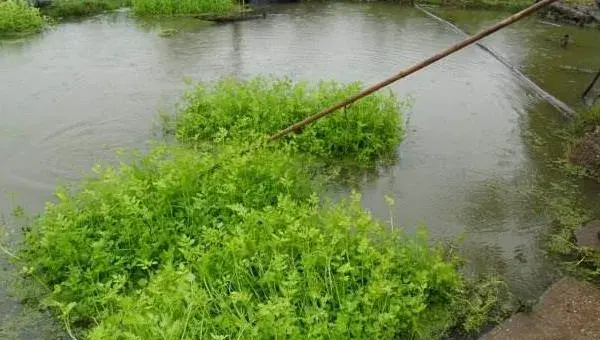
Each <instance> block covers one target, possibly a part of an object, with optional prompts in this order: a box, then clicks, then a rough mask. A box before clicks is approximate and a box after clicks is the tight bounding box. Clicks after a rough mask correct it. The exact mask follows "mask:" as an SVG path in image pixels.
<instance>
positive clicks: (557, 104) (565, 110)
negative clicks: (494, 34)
mask: <svg viewBox="0 0 600 340" xmlns="http://www.w3.org/2000/svg"><path fill="white" fill-rule="evenodd" d="M415 7H416V8H417V9H419V10H420V11H422V12H423V13H425V14H427V15H428V16H430V17H432V18H434V19H435V20H437V21H439V22H443V23H444V24H446V25H448V26H450V28H452V30H454V31H455V32H456V33H459V34H462V35H465V36H469V35H468V34H467V33H466V32H465V31H463V30H461V29H460V28H459V27H458V26H456V25H455V24H453V23H451V22H448V21H447V20H444V19H442V18H440V17H438V16H437V15H435V14H433V13H431V12H429V11H428V10H426V9H425V8H423V7H421V6H419V5H416V6H415ZM475 45H477V46H479V48H481V49H482V50H484V51H486V52H487V53H489V54H490V55H491V56H492V57H494V58H496V60H498V61H499V62H501V63H502V64H504V66H506V67H507V68H508V69H509V70H511V71H512V73H514V74H515V75H516V76H517V77H518V78H519V79H520V80H521V81H522V82H523V83H525V85H527V86H529V87H530V88H531V89H532V90H534V91H535V92H536V94H537V95H538V97H539V98H541V99H543V100H545V101H547V102H548V103H550V105H552V106H554V108H556V109H557V110H559V111H560V112H562V114H563V115H564V116H565V117H567V118H573V117H575V115H576V113H575V111H574V110H573V109H572V108H570V107H569V105H567V104H565V103H564V102H562V101H561V100H559V99H558V98H556V97H554V96H553V95H551V94H550V93H548V92H547V91H546V90H544V89H543V88H541V87H540V86H539V85H538V84H536V83H535V82H534V81H533V80H531V79H529V78H528V77H527V76H526V75H524V74H523V72H521V71H519V69H518V68H516V67H514V66H513V65H512V64H511V63H510V62H509V61H508V60H507V59H506V58H504V57H503V56H502V55H501V54H500V53H498V52H496V51H495V50H494V49H492V48H491V47H489V46H487V45H484V44H483V43H482V42H476V43H475Z"/></svg>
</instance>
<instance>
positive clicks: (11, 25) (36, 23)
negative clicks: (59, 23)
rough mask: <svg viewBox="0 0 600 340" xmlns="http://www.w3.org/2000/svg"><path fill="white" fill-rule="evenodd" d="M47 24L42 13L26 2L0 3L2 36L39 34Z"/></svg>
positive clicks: (12, 0)
mask: <svg viewBox="0 0 600 340" xmlns="http://www.w3.org/2000/svg"><path fill="white" fill-rule="evenodd" d="M45 23H46V21H45V19H44V17H43V16H42V15H41V14H40V11H39V10H38V9H37V8H34V7H32V6H31V5H30V4H29V3H28V2H27V1H25V0H5V1H0V34H1V35H13V34H27V33H35V32H39V31H41V30H42V29H43V28H44V25H45Z"/></svg>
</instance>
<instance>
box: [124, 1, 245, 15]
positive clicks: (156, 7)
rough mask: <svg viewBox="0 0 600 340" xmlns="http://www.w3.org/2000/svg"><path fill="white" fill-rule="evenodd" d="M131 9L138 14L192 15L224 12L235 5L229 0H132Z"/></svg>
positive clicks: (230, 9)
mask: <svg viewBox="0 0 600 340" xmlns="http://www.w3.org/2000/svg"><path fill="white" fill-rule="evenodd" d="M132 3H133V11H134V12H135V13H136V14H140V15H165V16H170V15H193V14H205V13H225V12H230V11H232V10H233V9H234V8H235V6H234V3H233V2H232V1H231V0H132Z"/></svg>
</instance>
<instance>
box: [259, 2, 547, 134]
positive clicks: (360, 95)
mask: <svg viewBox="0 0 600 340" xmlns="http://www.w3.org/2000/svg"><path fill="white" fill-rule="evenodd" d="M556 1H558V0H542V1H540V2H537V3H535V4H533V5H531V6H530V7H528V8H526V9H524V10H522V11H520V12H518V13H516V14H513V15H511V16H510V17H508V18H506V19H504V20H502V21H500V22H499V23H497V24H495V25H494V26H492V27H489V28H486V29H484V30H483V31H481V32H479V33H477V34H475V35H473V36H471V37H468V38H466V39H465V40H463V41H461V42H459V43H458V44H455V45H453V46H450V47H448V48H447V49H445V50H443V51H441V52H439V53H437V54H435V55H433V56H431V57H429V58H428V59H425V60H423V61H422V62H420V63H418V64H416V65H413V66H411V67H409V68H407V69H405V70H404V71H401V72H400V73H397V74H395V75H393V76H391V77H389V78H387V79H385V80H383V81H382V82H380V83H377V84H375V85H373V86H371V87H369V88H367V89H365V90H363V91H362V92H359V93H357V94H355V95H354V96H352V97H349V98H346V99H345V100H342V101H341V102H339V103H337V104H335V105H333V106H330V107H328V108H326V109H324V110H323V111H321V112H319V113H317V114H314V115H312V116H309V117H307V118H305V119H304V120H302V121H300V122H297V123H295V124H293V125H291V126H289V127H287V128H285V129H283V130H281V131H279V132H277V133H276V134H274V135H272V136H271V137H269V140H271V141H273V140H278V139H280V138H281V137H283V136H285V135H287V134H288V133H290V132H294V131H298V130H300V129H302V128H303V127H305V126H306V125H308V124H311V123H313V122H315V121H317V120H319V119H321V118H323V117H325V116H327V115H329V114H331V113H333V112H335V111H337V110H339V109H341V108H344V107H346V106H348V105H350V104H352V103H354V102H355V101H357V100H359V99H361V98H363V97H366V96H368V95H370V94H372V93H373V92H376V91H378V90H380V89H382V88H384V87H386V86H388V85H390V84H392V83H394V82H396V81H398V80H400V79H402V78H404V77H406V76H408V75H411V74H413V73H415V72H417V71H419V70H421V69H423V68H425V67H427V66H429V65H431V64H433V63H435V62H436V61H439V60H440V59H443V58H445V57H447V56H449V55H450V54H453V53H455V52H457V51H459V50H461V49H463V48H465V47H467V46H469V45H471V44H473V43H475V42H477V41H479V40H481V39H483V38H485V37H487V36H488V35H490V34H492V33H494V32H496V31H499V30H501V29H502V28H504V27H506V26H508V25H510V24H513V23H515V22H517V21H519V20H521V19H523V18H525V17H527V16H528V15H530V14H532V13H534V12H536V11H537V10H539V9H541V8H543V7H545V6H547V5H550V4H551V3H553V2H556Z"/></svg>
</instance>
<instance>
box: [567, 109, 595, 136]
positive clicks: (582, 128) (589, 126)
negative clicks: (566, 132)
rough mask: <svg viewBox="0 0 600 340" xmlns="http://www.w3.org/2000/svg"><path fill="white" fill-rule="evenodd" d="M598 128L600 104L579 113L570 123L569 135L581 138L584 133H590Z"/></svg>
mask: <svg viewBox="0 0 600 340" xmlns="http://www.w3.org/2000/svg"><path fill="white" fill-rule="evenodd" d="M597 126H600V104H597V105H595V106H593V107H591V108H589V109H587V110H583V111H581V112H580V113H579V115H578V116H577V117H575V119H573V122H572V123H571V131H570V132H571V134H573V135H574V136H576V137H581V136H582V135H583V134H584V133H585V132H590V130H593V129H594V128H596V127H597Z"/></svg>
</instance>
